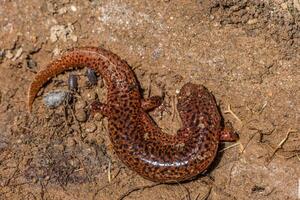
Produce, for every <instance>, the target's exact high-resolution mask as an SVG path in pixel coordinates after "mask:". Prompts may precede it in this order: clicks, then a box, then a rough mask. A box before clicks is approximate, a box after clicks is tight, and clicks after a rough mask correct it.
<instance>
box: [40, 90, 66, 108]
mask: <svg viewBox="0 0 300 200" xmlns="http://www.w3.org/2000/svg"><path fill="white" fill-rule="evenodd" d="M67 94H68V93H67V92H64V91H53V92H49V93H47V94H46V95H45V96H44V98H43V101H44V104H45V105H46V106H47V107H48V108H56V107H57V106H59V105H60V104H62V102H63V101H64V100H65V98H66V96H67Z"/></svg>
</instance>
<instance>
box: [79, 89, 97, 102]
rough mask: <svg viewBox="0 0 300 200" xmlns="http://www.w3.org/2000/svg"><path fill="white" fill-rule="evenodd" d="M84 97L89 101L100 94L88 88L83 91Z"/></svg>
mask: <svg viewBox="0 0 300 200" xmlns="http://www.w3.org/2000/svg"><path fill="white" fill-rule="evenodd" d="M82 97H83V98H84V99H85V100H87V101H93V100H96V99H97V97H98V95H97V93H96V92H93V91H88V90H86V91H84V92H83V94H82Z"/></svg>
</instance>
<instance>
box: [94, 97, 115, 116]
mask: <svg viewBox="0 0 300 200" xmlns="http://www.w3.org/2000/svg"><path fill="white" fill-rule="evenodd" d="M109 111H110V110H109V107H108V106H107V105H106V104H105V103H101V102H100V101H94V102H93V103H92V104H91V112H92V115H94V114H95V113H100V114H101V115H103V116H104V117H108V115H109Z"/></svg>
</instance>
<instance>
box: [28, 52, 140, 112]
mask: <svg viewBox="0 0 300 200" xmlns="http://www.w3.org/2000/svg"><path fill="white" fill-rule="evenodd" d="M86 66H88V67H90V68H92V69H94V70H95V71H96V72H97V73H98V74H100V75H101V76H102V77H103V78H104V80H105V82H106V84H107V86H108V87H109V86H110V85H111V84H112V83H113V82H114V80H118V83H119V84H120V83H122V80H124V79H125V78H127V80H128V76H129V77H132V79H131V80H130V81H131V82H132V81H133V82H134V81H135V80H134V79H135V78H134V75H133V73H132V74H124V73H123V74H122V73H120V72H118V73H114V72H116V71H120V70H118V69H117V68H123V69H124V68H126V69H129V70H123V71H129V72H131V69H130V67H129V66H128V65H127V63H126V62H124V61H123V60H122V59H121V58H120V57H118V56H117V55H116V54H113V53H112V52H110V51H107V50H105V49H102V48H97V47H83V48H76V49H73V50H70V51H69V52H67V53H66V54H65V55H63V56H62V57H61V58H59V59H57V60H55V61H54V62H52V63H51V64H49V65H48V66H47V67H46V68H45V69H43V70H42V71H40V72H38V73H37V75H36V76H35V78H34V80H33V82H32V83H31V85H30V88H29V91H28V105H27V106H28V110H29V112H31V110H32V104H33V102H34V99H35V97H36V95H37V93H38V92H39V90H40V89H41V87H43V85H44V84H46V83H47V82H48V81H49V80H50V79H51V78H53V77H54V76H56V75H58V74H60V73H62V72H64V71H67V70H71V69H78V68H83V67H86Z"/></svg>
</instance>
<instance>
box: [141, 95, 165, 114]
mask: <svg viewBox="0 0 300 200" xmlns="http://www.w3.org/2000/svg"><path fill="white" fill-rule="evenodd" d="M162 102H163V97H160V96H152V97H150V98H147V99H143V100H142V108H143V110H144V111H150V110H153V109H155V108H157V107H159V106H160V105H161V104H162Z"/></svg>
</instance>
